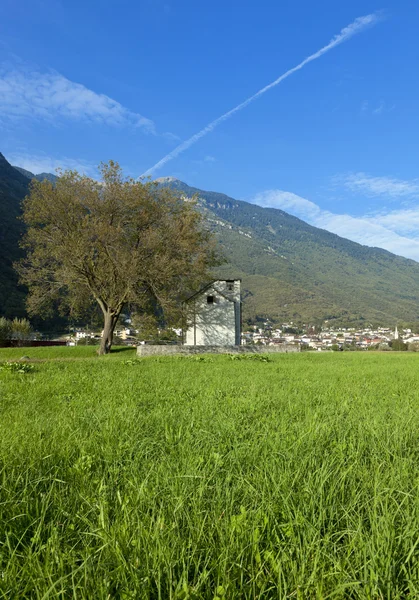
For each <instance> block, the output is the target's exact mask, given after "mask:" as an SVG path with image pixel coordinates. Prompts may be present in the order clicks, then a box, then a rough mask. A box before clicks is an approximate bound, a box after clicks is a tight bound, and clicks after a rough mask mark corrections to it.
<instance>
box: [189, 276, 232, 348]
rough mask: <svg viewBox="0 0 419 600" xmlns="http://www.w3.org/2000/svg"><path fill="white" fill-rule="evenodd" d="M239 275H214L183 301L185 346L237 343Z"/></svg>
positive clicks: (229, 344)
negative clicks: (216, 277)
mask: <svg viewBox="0 0 419 600" xmlns="http://www.w3.org/2000/svg"><path fill="white" fill-rule="evenodd" d="M240 284H241V280H240V279H217V280H216V281H213V282H211V283H209V284H208V285H206V286H205V287H204V288H202V289H201V290H199V291H198V292H196V294H194V295H193V296H191V297H190V298H188V299H187V300H186V302H185V307H186V314H187V323H188V325H187V327H186V330H185V331H184V337H183V342H184V345H185V346H239V345H240V334H241V293H240Z"/></svg>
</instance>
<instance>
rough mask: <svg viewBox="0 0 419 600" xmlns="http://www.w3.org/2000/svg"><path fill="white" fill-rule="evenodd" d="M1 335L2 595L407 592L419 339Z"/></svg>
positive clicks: (417, 499) (416, 555)
mask: <svg viewBox="0 0 419 600" xmlns="http://www.w3.org/2000/svg"><path fill="white" fill-rule="evenodd" d="M94 353H95V349H94V348H91V347H85V348H36V349H33V348H26V349H12V350H9V349H2V350H0V363H1V362H4V361H6V360H8V361H15V360H16V359H18V358H20V357H21V356H23V355H28V356H29V357H30V358H31V359H33V362H31V363H28V364H31V365H32V366H33V370H31V371H30V372H27V373H19V372H18V371H13V370H11V369H7V368H3V369H0V486H1V488H0V598H4V599H7V600H9V599H15V598H16V599H21V598H36V599H45V600H46V599H50V598H62V599H67V598H78V599H89V600H90V599H107V598H109V599H113V598H120V599H124V600H127V599H133V600H134V599H142V598H156V599H161V600H165V599H187V598H190V599H201V598H203V599H210V600H214V599H215V598H218V599H220V600H230V599H244V598H249V599H250V598H280V599H282V598H296V599H310V598H334V599H336V598H344V599H346V598H371V599H380V598H383V599H384V598H385V599H388V600H394V599H397V598H419V385H418V384H419V355H417V354H413V353H412V354H410V353H400V354H398V353H382V354H379V353H376V354H372V353H349V352H348V353H343V352H342V353H327V354H325V353H322V354H320V353H302V354H287V355H277V356H273V357H270V359H269V360H270V362H261V361H257V360H232V359H231V358H229V357H228V356H214V357H206V358H205V359H201V360H198V359H196V358H179V357H173V358H145V359H141V360H136V359H135V354H134V352H133V351H131V350H125V351H120V352H115V353H113V354H112V355H110V356H106V357H103V358H97V357H96V356H95V354H94Z"/></svg>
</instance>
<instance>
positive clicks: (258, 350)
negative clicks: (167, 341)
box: [137, 344, 300, 356]
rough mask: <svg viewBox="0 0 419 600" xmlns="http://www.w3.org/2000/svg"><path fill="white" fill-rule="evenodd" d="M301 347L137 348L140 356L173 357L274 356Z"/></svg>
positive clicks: (173, 346)
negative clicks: (198, 355)
mask: <svg viewBox="0 0 419 600" xmlns="http://www.w3.org/2000/svg"><path fill="white" fill-rule="evenodd" d="M299 351H300V346H299V345H295V344H278V345H277V346H250V345H249V346H176V345H168V346H163V345H161V346H157V345H156V346H154V345H151V344H150V345H147V344H144V345H141V346H137V355H138V356H173V355H179V354H180V355H188V354H268V353H269V354H273V353H278V352H299Z"/></svg>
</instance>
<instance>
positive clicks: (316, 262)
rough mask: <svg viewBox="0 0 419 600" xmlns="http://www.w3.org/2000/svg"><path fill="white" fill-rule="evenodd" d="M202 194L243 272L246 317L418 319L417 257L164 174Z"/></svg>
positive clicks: (231, 272)
mask: <svg viewBox="0 0 419 600" xmlns="http://www.w3.org/2000/svg"><path fill="white" fill-rule="evenodd" d="M159 182H160V184H161V185H165V186H170V187H172V188H173V189H176V190H178V191H179V192H180V193H183V194H185V195H187V196H192V195H194V194H197V195H198V197H199V205H200V207H201V210H203V211H204V213H205V214H206V217H207V219H208V220H209V222H210V224H211V226H212V228H213V229H214V231H215V232H216V233H217V236H218V237H219V240H220V242H221V244H222V245H223V247H224V249H225V253H226V255H227V258H228V259H229V261H230V264H228V265H225V266H223V267H222V268H221V269H220V271H219V272H220V274H222V275H225V276H228V277H242V279H243V288H244V295H245V307H244V313H245V315H246V316H247V317H252V318H254V317H255V316H256V315H260V316H264V315H266V316H269V317H271V318H273V319H274V320H293V321H300V322H313V321H320V320H330V321H331V320H335V321H339V322H348V321H352V322H362V321H372V322H374V323H382V324H387V325H390V324H392V323H395V322H397V321H405V322H416V321H419V263H417V262H415V261H413V260H409V259H406V258H402V257H400V256H396V255H394V254H391V253H390V252H387V251H386V250H382V249H380V248H371V247H368V246H362V245H361V244H357V243H355V242H351V241H350V240H347V239H344V238H341V237H339V236H338V235H335V234H333V233H330V232H328V231H325V230H323V229H318V228H317V227H313V226H311V225H308V224H307V223H305V222H304V221H301V220H300V219H298V218H296V217H293V216H291V215H289V214H288V213H286V212H284V211H282V210H278V209H274V208H261V207H259V206H256V205H254V204H250V203H248V202H243V201H240V200H234V199H233V198H229V197H228V196H226V195H224V194H219V193H216V192H205V191H202V190H199V189H197V188H192V187H189V186H188V185H186V184H185V183H183V182H181V181H179V180H176V179H173V178H163V179H160V180H159Z"/></svg>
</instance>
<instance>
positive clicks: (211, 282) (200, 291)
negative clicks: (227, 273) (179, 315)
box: [185, 279, 241, 302]
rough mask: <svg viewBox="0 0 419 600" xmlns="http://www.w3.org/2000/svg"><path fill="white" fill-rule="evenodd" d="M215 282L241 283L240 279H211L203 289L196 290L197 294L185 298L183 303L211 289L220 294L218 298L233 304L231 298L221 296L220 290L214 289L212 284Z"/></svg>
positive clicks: (224, 295)
mask: <svg viewBox="0 0 419 600" xmlns="http://www.w3.org/2000/svg"><path fill="white" fill-rule="evenodd" d="M217 281H241V279H213V280H212V281H210V282H209V283H208V284H207V285H204V287H202V288H201V289H200V290H198V291H197V292H195V293H194V294H192V296H189V298H186V300H185V302H189V301H190V300H193V299H194V298H196V297H197V296H200V295H201V294H203V293H204V292H206V291H207V290H209V289H210V288H211V287H212V288H214V290H215V291H216V292H217V294H220V296H222V297H223V298H225V299H226V300H229V301H230V302H234V300H233V299H232V298H229V297H228V296H226V294H223V292H220V290H218V289H217V288H216V287H215V285H214V284H216V283H217Z"/></svg>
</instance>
